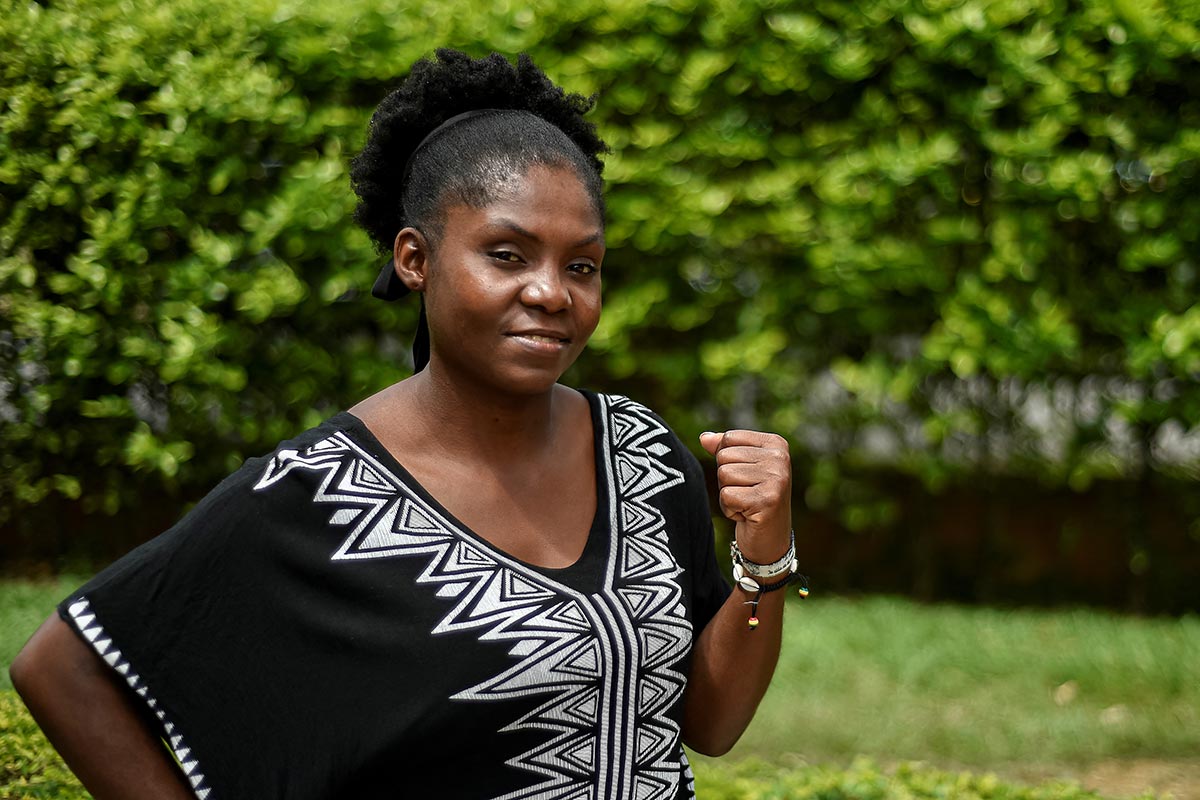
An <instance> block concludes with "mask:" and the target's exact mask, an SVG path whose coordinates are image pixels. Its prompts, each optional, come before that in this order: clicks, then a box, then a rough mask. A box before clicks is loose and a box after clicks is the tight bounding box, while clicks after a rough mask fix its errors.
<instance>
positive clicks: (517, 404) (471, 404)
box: [402, 367, 565, 462]
mask: <svg viewBox="0 0 1200 800" xmlns="http://www.w3.org/2000/svg"><path fill="white" fill-rule="evenodd" d="M402 385H403V386H404V389H405V390H406V394H408V395H409V399H410V400H411V401H412V407H413V409H414V411H415V416H416V418H417V419H419V420H420V421H421V427H422V428H423V429H424V430H425V431H426V434H427V437H428V438H429V439H430V441H431V442H434V441H436V443H437V445H438V447H439V448H444V449H447V450H451V451H456V450H460V449H462V450H469V451H470V452H471V453H473V454H475V455H476V456H477V457H479V456H482V457H483V458H485V459H487V460H489V461H493V462H505V461H513V462H522V461H525V460H526V459H528V458H529V456H530V455H531V454H532V453H534V452H537V451H539V450H542V449H544V448H545V447H546V446H547V445H549V444H550V443H551V442H552V441H553V439H554V433H555V430H556V429H557V426H558V425H559V424H560V422H561V420H562V412H563V410H564V409H563V405H564V400H563V395H562V392H563V391H565V390H564V389H563V387H560V386H558V385H557V384H556V385H555V386H553V387H551V388H550V390H549V391H547V392H544V393H542V394H537V395H504V396H499V397H497V396H496V395H495V394H493V393H488V392H483V391H473V390H470V389H464V387H462V386H460V385H458V384H455V383H452V382H450V381H447V380H444V379H442V377H441V376H439V375H438V373H437V372H436V370H431V369H430V368H428V367H427V368H426V369H424V370H422V371H421V372H419V373H417V374H416V375H414V376H413V377H412V378H410V379H409V380H407V381H404V382H403V384H402Z"/></svg>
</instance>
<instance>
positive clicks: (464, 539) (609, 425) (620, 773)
mask: <svg viewBox="0 0 1200 800" xmlns="http://www.w3.org/2000/svg"><path fill="white" fill-rule="evenodd" d="M585 394H586V396H587V399H588V402H589V404H590V406H591V411H592V420H593V425H594V428H595V436H596V438H595V445H596V462H597V463H596V467H597V492H598V497H597V510H596V517H595V520H594V522H593V524H592V528H591V531H590V534H589V537H588V541H587V544H586V546H585V548H584V551H583V555H582V556H581V557H580V559H579V561H578V562H576V563H575V564H573V565H571V566H569V567H566V568H563V569H548V568H543V567H536V566H531V565H529V564H526V563H523V562H521V561H519V560H517V559H514V558H512V557H511V556H508V555H506V554H505V553H504V552H502V551H500V550H498V549H496V548H495V547H493V546H492V545H490V544H489V543H488V542H487V541H485V540H484V539H482V538H481V537H479V536H477V535H476V534H474V533H473V532H472V531H470V530H469V529H467V528H466V526H464V525H463V524H462V523H460V522H458V521H457V520H456V519H455V518H454V517H453V516H452V515H451V514H450V513H448V512H447V511H446V510H445V509H444V508H442V507H441V506H440V505H439V504H438V502H437V500H436V499H434V498H433V497H430V496H429V494H428V493H426V492H425V490H424V489H423V488H422V487H421V486H420V485H419V484H418V483H417V482H416V481H415V480H414V479H413V478H412V476H411V475H409V474H408V472H406V471H405V469H404V468H403V467H402V466H401V465H400V464H399V463H397V462H396V460H395V459H394V458H393V457H392V456H391V455H390V454H389V453H388V451H387V450H386V449H384V448H383V446H382V445H380V443H379V442H378V441H377V440H376V439H375V438H374V437H373V436H372V435H371V433H370V432H369V431H368V430H367V428H366V427H365V426H364V425H363V424H362V422H361V421H360V420H358V419H357V418H356V417H354V416H353V415H351V414H348V413H341V414H338V415H336V416H334V417H333V418H331V419H330V420H328V421H326V422H325V423H323V424H321V425H320V426H319V427H317V428H315V429H312V430H310V431H307V432H305V433H303V434H301V435H299V436H297V437H296V438H294V439H292V440H289V441H287V442H284V443H282V444H280V445H279V447H278V448H277V449H276V450H275V452H274V453H273V454H271V455H270V456H267V457H263V458H256V459H251V460H250V461H248V462H247V463H246V464H245V465H244V466H243V467H242V468H241V469H240V470H239V471H238V472H236V473H235V474H234V475H232V476H230V477H229V478H227V479H226V480H225V481H223V482H222V483H221V484H220V485H219V486H218V487H217V488H216V489H215V490H214V491H213V492H212V493H210V494H209V495H208V496H207V497H206V498H205V499H204V500H203V501H202V502H201V503H199V504H198V505H197V506H196V508H195V509H194V510H193V511H192V512H191V513H190V514H188V515H187V516H186V517H184V518H183V519H182V520H181V521H180V522H179V523H178V524H177V525H175V526H174V527H173V528H171V529H170V530H169V531H168V532H166V533H164V534H163V535H161V536H159V537H158V538H156V539H154V540H153V541H151V542H149V543H147V544H146V545H143V546H142V547H140V548H138V549H137V550H135V551H133V552H132V553H130V554H129V555H128V556H126V557H125V558H124V559H122V560H120V561H118V562H117V563H116V564H114V565H113V566H112V567H110V568H109V569H107V570H106V571H104V572H102V573H101V574H100V575H98V576H97V577H96V578H95V579H94V580H92V581H91V582H89V583H88V584H87V585H85V586H84V587H83V588H81V589H80V590H79V591H78V592H76V593H75V594H74V595H72V596H71V597H70V598H68V599H67V600H65V601H64V602H63V603H62V605H61V606H60V613H61V614H62V615H63V617H64V619H66V620H67V621H68V622H69V623H71V624H72V625H73V627H74V628H75V630H76V631H78V632H79V633H80V635H81V636H83V637H84V638H85V639H86V640H87V641H88V642H89V643H90V644H91V646H93V647H94V648H95V649H96V651H97V652H99V653H100V655H101V656H102V657H103V658H104V659H105V660H106V661H108V663H109V664H111V665H112V667H113V668H114V669H115V670H117V672H119V673H120V674H121V676H122V677H123V678H124V680H125V681H126V682H127V683H128V684H129V686H130V688H131V690H132V691H133V692H136V694H137V695H138V696H140V697H141V698H142V699H143V701H144V703H145V705H146V708H147V713H149V714H152V715H153V717H154V718H156V719H157V721H158V724H159V726H160V727H161V729H162V731H163V737H164V739H165V740H166V741H167V742H168V743H169V744H170V746H171V748H172V749H173V750H174V752H175V755H176V757H177V758H178V759H179V761H180V763H181V764H182V765H183V768H184V770H185V771H186V772H187V774H188V776H189V778H190V780H191V781H192V784H193V786H194V787H195V790H196V794H197V796H198V797H200V798H210V799H211V800H232V799H234V798H256V799H267V798H288V799H289V800H302V799H303V798H341V797H345V798H393V797H396V798H399V797H408V796H411V795H412V794H414V792H415V791H416V790H420V789H424V790H430V789H432V790H433V791H435V792H437V794H438V795H439V796H446V797H469V798H474V797H479V798H511V799H513V800H515V799H516V798H535V797H536V798H562V799H563V800H576V799H581V798H594V799H595V800H601V799H602V798H603V799H604V800H632V799H635V798H636V800H650V799H651V798H686V797H691V796H692V794H693V790H692V786H691V783H692V781H691V772H690V769H689V767H688V764H687V759H686V757H685V755H684V752H683V749H682V747H681V745H680V720H681V716H682V711H683V707H682V699H683V692H684V686H685V683H686V680H687V675H688V672H689V666H690V654H691V648H692V642H693V638H694V637H695V636H696V635H698V634H699V632H700V631H701V630H702V629H703V627H704V625H705V624H706V623H707V622H708V620H709V619H710V618H711V617H712V615H713V614H714V613H715V612H716V610H717V608H718V607H719V606H720V604H721V603H722V602H723V601H724V599H725V597H726V596H727V595H728V592H729V589H728V586H727V584H725V582H724V580H723V578H722V577H721V576H720V574H719V572H718V570H717V566H716V562H715V559H714V553H713V536H712V527H711V522H710V519H709V511H708V504H707V500H706V497H705V491H704V481H703V476H702V474H701V471H700V466H699V464H698V463H697V462H696V460H695V459H694V458H693V457H692V456H691V454H690V453H688V451H687V450H686V449H685V448H684V446H683V445H682V444H681V443H680V442H679V440H678V439H677V438H676V437H675V436H674V435H673V434H672V433H671V432H670V431H669V430H668V429H667V427H666V426H665V425H664V424H663V423H662V421H661V420H660V419H659V418H658V417H657V416H655V415H654V414H653V413H651V412H650V411H648V410H647V409H645V408H644V407H642V406H640V405H638V404H636V403H634V402H632V401H630V400H628V399H625V398H622V397H614V396H605V395H596V394H591V393H585Z"/></svg>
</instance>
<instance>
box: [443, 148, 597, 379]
mask: <svg viewBox="0 0 1200 800" xmlns="http://www.w3.org/2000/svg"><path fill="white" fill-rule="evenodd" d="M603 259H604V228H603V222H602V220H601V219H600V216H599V214H598V213H597V210H596V208H595V207H594V205H593V203H592V201H591V198H590V197H589V195H588V193H587V191H586V189H585V188H584V186H583V184H582V182H581V181H580V180H579V178H578V177H577V176H576V174H575V173H574V171H572V170H571V169H569V168H556V167H545V166H534V167H531V168H530V169H529V170H528V171H527V172H525V174H524V175H520V176H515V177H514V178H513V179H512V180H511V181H510V182H509V184H508V185H507V186H506V187H504V189H503V190H502V191H501V192H500V193H499V194H498V199H496V200H495V201H493V202H492V203H490V204H488V205H487V206H484V207H482V208H473V207H470V206H466V205H454V206H451V207H450V208H448V209H447V210H446V215H445V223H444V226H443V229H442V232H441V236H440V237H439V242H438V244H437V245H435V246H433V247H432V250H431V252H430V254H429V258H428V262H427V269H426V272H425V285H424V290H425V308H426V314H427V316H428V319H429V332H430V344H431V366H432V367H433V369H434V370H440V371H441V372H442V373H443V374H445V375H447V376H453V377H456V378H459V379H465V380H466V381H467V382H469V383H474V384H477V385H478V388H479V389H483V390H491V391H495V392H499V393H501V394H509V395H528V394H537V393H541V392H545V391H548V390H549V389H550V388H551V387H553V385H554V384H555V383H556V382H557V381H558V379H559V378H560V377H561V376H562V374H563V372H564V371H566V369H567V368H568V367H569V366H571V364H572V363H573V362H574V361H575V359H576V358H577V357H578V356H579V354H580V352H582V350H583V348H584V345H586V344H587V340H588V338H589V337H590V336H591V335H592V331H594V330H595V329H596V324H597V322H599V320H600V264H601V261H603Z"/></svg>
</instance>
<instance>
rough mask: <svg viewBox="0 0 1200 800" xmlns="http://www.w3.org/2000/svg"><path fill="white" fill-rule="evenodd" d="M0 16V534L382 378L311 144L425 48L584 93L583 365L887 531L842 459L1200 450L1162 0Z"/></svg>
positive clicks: (350, 117)
mask: <svg viewBox="0 0 1200 800" xmlns="http://www.w3.org/2000/svg"><path fill="white" fill-rule="evenodd" d="M2 10H3V13H2V14H0V318H2V319H3V320H4V322H3V323H2V324H3V326H4V327H3V328H0V419H3V426H2V427H0V467H2V468H3V469H2V470H0V525H3V524H6V525H7V526H8V527H9V528H10V529H16V528H21V529H23V530H26V531H28V532H29V535H30V536H31V537H32V536H35V535H36V536H37V537H49V538H50V539H54V541H55V544H54V548H57V549H66V548H69V547H72V546H76V547H77V546H79V540H78V538H75V539H72V540H68V537H69V534H65V533H61V531H62V529H63V527H64V524H66V523H64V519H67V520H70V524H71V525H73V526H75V527H81V526H83V523H86V522H88V521H89V520H91V521H93V522H92V524H94V520H95V519H96V516H97V515H103V514H116V513H118V512H120V511H122V509H124V511H125V513H126V516H124V517H122V519H123V520H124V521H123V522H122V527H124V528H127V529H135V530H137V532H138V535H141V536H144V535H146V534H147V533H149V532H151V531H152V530H153V529H155V528H157V527H160V526H161V524H162V523H164V522H166V521H169V520H170V518H172V517H174V516H175V514H176V513H177V511H178V507H179V506H180V505H181V504H182V503H183V502H185V501H186V500H188V499H190V498H194V497H195V496H197V495H198V494H199V493H201V492H202V491H203V490H204V489H205V488H207V487H208V486H211V485H212V484H213V483H214V482H215V481H216V480H217V479H218V478H219V477H220V476H222V475H223V474H224V473H226V472H227V471H229V470H230V469H232V468H233V467H235V466H236V465H237V464H238V463H240V461H241V459H243V458H244V457H246V456H248V455H251V454H255V453H258V452H262V451H264V450H266V449H269V448H270V447H271V446H272V445H273V444H274V443H275V442H276V441H278V440H279V439H280V438H282V437H284V436H286V435H289V434H291V433H293V432H294V431H296V430H297V429H299V428H301V427H302V426H306V425H310V424H312V423H314V422H316V421H317V420H319V419H320V418H323V417H325V416H327V415H328V414H330V413H332V412H333V411H334V410H336V409H339V408H343V407H346V406H348V405H349V404H351V403H352V402H353V401H354V400H356V399H357V398H359V397H361V396H363V395H364V394H367V393H369V392H371V391H373V390H376V389H378V388H380V387H382V386H384V385H386V384H387V383H389V382H391V381H393V380H395V379H396V378H398V377H400V376H402V375H403V374H405V363H406V358H407V356H406V355H405V352H406V348H407V331H409V330H410V329H411V325H412V323H413V320H414V316H415V309H414V308H413V306H412V304H407V305H404V304H402V305H401V306H398V307H385V306H384V304H380V303H377V302H374V301H372V300H371V299H370V298H369V297H368V296H367V294H366V291H365V290H366V288H367V287H368V286H369V282H370V280H371V279H372V277H373V273H374V272H375V267H376V263H377V259H376V257H375V256H374V255H373V254H372V253H371V251H370V248H369V246H368V243H367V241H366V239H365V237H364V236H363V235H361V234H360V233H358V232H357V231H356V230H354V229H353V228H352V227H351V225H350V223H349V219H348V212H349V210H350V208H351V206H352V198H351V195H350V192H349V189H348V185H347V183H348V182H347V178H346V164H347V160H348V157H349V155H350V154H351V153H352V152H353V151H354V150H355V149H356V148H357V147H358V146H359V144H360V143H361V140H362V136H363V132H364V128H365V121H366V117H367V114H368V113H369V110H370V109H371V107H372V106H373V105H374V103H375V102H377V101H378V99H379V98H380V97H381V96H382V95H383V93H384V91H385V89H386V87H387V86H389V85H390V84H391V83H392V82H393V81H394V80H395V79H397V78H398V77H399V76H401V75H402V74H403V73H404V72H405V70H406V68H407V66H408V65H409V64H411V62H412V61H413V60H414V59H415V58H417V57H418V56H419V55H421V54H423V53H425V52H427V51H428V50H429V49H430V48H431V47H432V46H433V45H435V44H448V45H453V46H461V47H465V48H467V49H469V50H471V51H474V52H476V53H482V52H485V51H488V50H491V49H498V50H501V51H504V52H508V53H514V52H517V51H522V50H524V51H529V52H531V53H532V54H533V55H534V57H535V58H536V59H537V60H538V62H539V63H540V64H542V65H543V66H544V67H545V68H546V69H547V70H548V71H549V72H550V73H551V74H552V75H553V76H554V77H556V78H557V79H558V80H559V81H560V82H562V83H564V84H565V85H566V86H567V87H568V88H570V89H572V90H575V91H582V92H585V93H586V92H593V91H595V92H598V93H600V95H601V98H602V99H601V103H600V106H599V109H598V111H597V115H596V119H597V122H598V123H599V125H600V127H601V129H602V131H603V132H604V134H605V135H606V136H607V137H608V138H609V140H610V142H611V143H612V145H613V147H614V150H615V153H614V155H613V156H612V157H611V158H610V159H609V162H608V167H607V175H608V179H609V180H610V183H611V192H610V208H611V222H610V227H609V245H610V256H609V258H608V261H607V265H606V275H607V276H608V281H607V288H606V312H605V317H604V321H603V322H602V324H601V328H600V330H599V331H598V332H597V334H596V336H595V338H594V341H593V345H592V348H591V353H590V355H588V356H585V363H583V364H581V365H580V367H578V368H577V371H576V374H575V375H574V378H575V379H576V380H577V381H578V382H580V383H584V384H588V385H594V386H599V387H604V388H606V389H616V390H619V391H625V392H627V393H629V394H632V395H634V396H636V397H638V398H639V399H642V400H644V401H646V402H648V403H650V404H652V405H655V406H656V407H658V408H659V409H660V410H661V411H663V412H664V413H665V414H666V415H667V416H668V418H670V419H671V420H672V421H673V422H674V424H675V425H676V426H677V427H678V428H679V429H680V430H681V432H682V433H684V434H688V435H690V434H691V433H693V432H697V431H699V430H700V429H702V428H707V427H715V426H718V425H756V426H762V427H769V428H773V429H777V430H780V431H783V432H786V433H789V434H791V435H792V436H793V437H794V438H795V439H796V442H797V456H798V457H799V462H800V464H801V466H802V469H803V471H804V473H805V478H806V481H807V482H808V483H809V484H810V489H809V492H808V494H807V495H806V499H807V501H808V503H809V504H810V506H811V507H813V508H818V509H819V508H824V507H829V506H832V507H834V508H839V509H842V510H843V512H844V514H845V515H846V516H845V519H844V522H845V523H846V524H848V525H849V526H850V527H852V528H855V527H864V526H870V525H873V524H878V523H879V522H880V521H881V520H883V521H886V519H887V517H888V513H889V512H888V508H889V506H888V505H887V504H886V503H884V504H882V505H880V504H878V503H875V502H874V501H873V500H872V499H871V498H866V499H865V500H864V499H862V498H857V497H856V495H855V492H856V491H858V490H857V489H856V487H855V485H854V483H853V481H850V480H848V476H850V477H853V475H854V473H855V470H857V469H861V468H862V467H863V465H869V464H880V463H882V464H886V465H888V466H889V467H890V468H893V469H898V470H901V471H902V472H905V473H907V474H909V475H912V476H915V477H916V478H918V479H919V480H921V481H923V482H924V483H925V485H927V486H930V487H932V488H934V489H938V488H939V487H941V486H944V485H945V484H946V483H947V482H948V481H951V480H954V479H956V478H957V477H961V476H972V475H979V474H986V473H994V472H999V473H1003V474H1009V475H1018V476H1033V477H1036V478H1038V479H1040V480H1044V481H1048V482H1050V483H1051V484H1055V485H1070V486H1072V487H1074V488H1076V489H1082V488H1085V487H1086V486H1088V485H1089V484H1090V483H1091V482H1092V481H1094V480H1096V479H1113V480H1123V479H1127V478H1131V477H1136V476H1138V475H1143V474H1147V473H1151V472H1159V473H1162V474H1166V475H1173V476H1175V477H1177V478H1180V479H1182V480H1187V481H1194V480H1196V478H1197V477H1198V476H1200V430H1197V426H1198V425H1200V392H1196V391H1195V381H1196V379H1197V377H1200V305H1197V303H1196V300H1195V298H1196V289H1197V270H1198V268H1200V264H1198V263H1197V260H1196V253H1197V252H1200V247H1198V243H1197V237H1198V236H1200V233H1198V232H1200V191H1197V190H1198V188H1200V177H1198V175H1197V170H1198V168H1200V69H1197V60H1198V55H1200V29H1198V27H1197V23H1198V21H1200V6H1198V5H1197V3H1196V1H1195V0H1162V1H1161V2H1157V3H1153V4H1148V5H1141V6H1139V5H1136V4H1133V3H1125V2H1121V3H1113V2H1109V0H1083V1H1082V2H1079V3H1071V4H1061V3H1059V4H1055V3H1049V2H1046V1H1045V0H865V1H864V2H861V3H853V4H846V3H831V2H817V3H815V4H814V3H798V2H783V3H778V2H769V1H768V0H761V2H733V0H658V1H656V2H652V3H649V4H646V3H643V2H633V0H616V1H615V2H614V1H613V0H606V1H605V2H599V0H572V2H558V0H553V2H552V1H551V0H534V2H531V3H527V4H498V5H493V4H484V3H475V2H469V1H468V0H449V2H441V3H437V4H426V5H424V6H412V5H411V4H408V3H401V2H399V0H390V1H388V2H375V0H371V2H367V0H347V1H346V2H341V3H336V4H308V3H299V2H285V1H284V0H249V2H238V3H233V2H230V0H215V2H213V1H211V0H210V1H208V2H199V0H158V2H153V3H151V2H149V1H148V0H118V1H117V2H112V3H100V4H98V3H87V2H82V1H81V0H75V1H74V2H71V1H70V0H68V2H62V3H54V4H52V5H51V6H49V7H44V6H42V5H38V4H34V3H22V2H17V1H16V0H4V2H3V9H2ZM859 488H861V487H859ZM877 512H878V513H877ZM81 515H82V516H81ZM1193 533H1194V534H1195V535H1196V536H1200V529H1197V530H1196V531H1194V532H1193ZM55 537H59V538H58V539H55Z"/></svg>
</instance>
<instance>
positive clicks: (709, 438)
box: [700, 431, 724, 456]
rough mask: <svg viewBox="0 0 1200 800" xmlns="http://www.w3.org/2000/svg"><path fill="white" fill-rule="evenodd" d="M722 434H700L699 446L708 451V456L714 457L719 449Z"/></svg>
mask: <svg viewBox="0 0 1200 800" xmlns="http://www.w3.org/2000/svg"><path fill="white" fill-rule="evenodd" d="M723 435H724V434H720V433H713V432H712V431H705V432H704V433H702V434H700V446H701V447H703V448H704V449H705V450H707V451H708V454H709V455H710V456H715V455H716V454H717V451H718V450H720V449H721V437H722V436H723Z"/></svg>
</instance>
